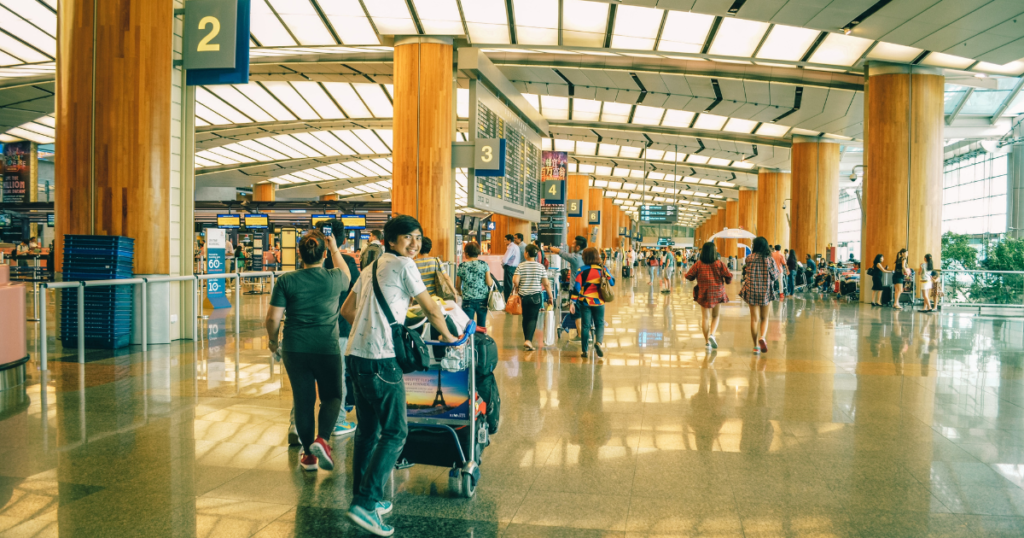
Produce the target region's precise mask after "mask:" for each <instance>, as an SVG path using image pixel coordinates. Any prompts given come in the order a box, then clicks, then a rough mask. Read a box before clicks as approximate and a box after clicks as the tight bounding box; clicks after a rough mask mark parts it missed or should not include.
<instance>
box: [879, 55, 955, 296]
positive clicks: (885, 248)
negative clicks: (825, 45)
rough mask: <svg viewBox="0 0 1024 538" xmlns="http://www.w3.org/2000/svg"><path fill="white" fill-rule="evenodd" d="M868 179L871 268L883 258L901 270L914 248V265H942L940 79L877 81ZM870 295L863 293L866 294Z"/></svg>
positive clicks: (901, 76) (900, 76) (882, 77)
mask: <svg viewBox="0 0 1024 538" xmlns="http://www.w3.org/2000/svg"><path fill="white" fill-rule="evenodd" d="M869 81H870V86H871V91H870V92H869V93H868V94H867V99H866V107H865V108H866V114H867V116H868V121H867V122H866V123H867V126H868V128H869V131H868V132H867V137H866V139H867V140H866V142H867V148H866V153H867V155H866V158H867V161H866V165H867V166H866V171H865V178H864V207H865V209H866V215H865V222H864V243H863V247H862V248H863V251H862V260H865V263H864V267H865V268H866V267H867V265H868V264H870V262H871V260H872V259H873V258H874V257H875V255H876V254H882V255H883V256H885V263H886V264H888V265H889V268H890V269H891V268H893V264H894V262H895V260H896V253H897V252H898V251H899V250H900V249H902V248H906V249H908V251H909V254H910V261H911V263H912V264H915V265H916V264H918V263H920V261H921V260H922V259H923V258H924V255H925V254H931V255H932V256H933V258H934V261H935V264H936V265H941V260H940V258H941V237H942V212H941V211H940V210H939V209H938V208H941V207H942V144H943V139H942V136H943V134H942V133H943V127H944V121H943V120H944V116H943V103H944V100H943V96H944V94H943V89H944V84H945V77H943V76H942V75H938V74H909V73H895V74H878V75H871V77H870V79H869ZM864 295H866V294H862V298H863V296H864Z"/></svg>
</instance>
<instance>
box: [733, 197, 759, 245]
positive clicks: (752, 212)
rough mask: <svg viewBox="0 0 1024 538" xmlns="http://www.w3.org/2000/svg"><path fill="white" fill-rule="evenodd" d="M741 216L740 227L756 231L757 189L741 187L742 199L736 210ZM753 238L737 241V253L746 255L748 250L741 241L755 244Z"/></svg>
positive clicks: (752, 231) (746, 243)
mask: <svg viewBox="0 0 1024 538" xmlns="http://www.w3.org/2000/svg"><path fill="white" fill-rule="evenodd" d="M736 213H737V215H738V216H739V223H738V227H739V228H740V229H742V230H746V231H748V232H751V233H754V230H756V229H757V191H755V190H753V189H749V188H746V187H743V188H741V189H740V201H739V206H738V209H737V211H736ZM752 242H753V240H752V239H744V240H743V241H737V243H736V255H737V256H739V257H740V258H743V257H744V254H745V253H746V250H745V249H743V248H742V247H740V246H739V244H740V243H742V244H745V245H747V246H753V245H751V243H752Z"/></svg>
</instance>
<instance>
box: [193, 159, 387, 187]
mask: <svg viewBox="0 0 1024 538" xmlns="http://www.w3.org/2000/svg"><path fill="white" fill-rule="evenodd" d="M388 158H391V154H390V153H384V154H372V155H336V156H331V157H316V158H307V159H283V160H278V161H265V162H258V163H245V164H237V165H234V164H232V165H222V166H207V167H203V168H196V186H197V187H248V186H250V185H252V184H253V183H259V182H261V181H266V180H268V179H270V178H272V177H280V176H284V175H287V174H291V173H293V172H301V171H303V170H310V169H312V168H320V167H321V166H330V165H332V164H341V163H346V162H357V161H365V160H369V159H388ZM355 179H362V178H355Z"/></svg>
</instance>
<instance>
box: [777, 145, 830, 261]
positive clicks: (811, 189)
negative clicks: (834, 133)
mask: <svg viewBox="0 0 1024 538" xmlns="http://www.w3.org/2000/svg"><path fill="white" fill-rule="evenodd" d="M792 168H793V174H792V188H791V192H792V198H793V200H792V202H791V205H790V208H791V209H790V216H791V218H790V225H791V227H790V230H789V248H790V249H792V250H796V256H797V259H798V260H800V261H803V260H804V259H805V258H806V256H807V255H808V254H810V255H812V256H813V255H814V254H824V253H825V248H826V247H827V246H828V245H830V244H831V245H835V244H836V242H837V240H838V238H839V144H838V143H837V142H836V141H834V140H823V139H818V138H809V137H795V139H794V141H793V150H792Z"/></svg>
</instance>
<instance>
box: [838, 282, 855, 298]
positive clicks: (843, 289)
mask: <svg viewBox="0 0 1024 538" xmlns="http://www.w3.org/2000/svg"><path fill="white" fill-rule="evenodd" d="M855 291H857V283H856V282H854V281H852V280H850V281H847V282H840V283H839V294H840V295H849V294H851V293H853V292H855Z"/></svg>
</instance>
